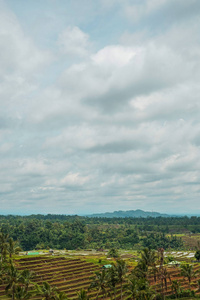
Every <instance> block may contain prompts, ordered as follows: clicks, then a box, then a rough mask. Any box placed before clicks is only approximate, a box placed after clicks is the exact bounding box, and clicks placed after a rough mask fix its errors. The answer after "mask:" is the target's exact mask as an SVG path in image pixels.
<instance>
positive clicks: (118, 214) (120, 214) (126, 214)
mask: <svg viewBox="0 0 200 300" xmlns="http://www.w3.org/2000/svg"><path fill="white" fill-rule="evenodd" d="M87 217H90V218H95V217H98V218H130V217H131V218H140V217H142V218H147V217H153V218H157V217H165V218H167V217H170V215H167V214H160V213H158V212H150V211H143V210H141V209H137V210H127V211H122V210H119V211H114V212H106V213H100V214H92V215H87Z"/></svg>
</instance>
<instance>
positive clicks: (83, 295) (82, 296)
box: [77, 289, 89, 300]
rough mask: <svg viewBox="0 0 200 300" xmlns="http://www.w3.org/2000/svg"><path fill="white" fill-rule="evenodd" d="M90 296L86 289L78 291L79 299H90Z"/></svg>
mask: <svg viewBox="0 0 200 300" xmlns="http://www.w3.org/2000/svg"><path fill="white" fill-rule="evenodd" d="M88 299H89V297H88V295H87V292H86V290H84V289H81V290H80V291H79V292H78V293H77V300H88Z"/></svg>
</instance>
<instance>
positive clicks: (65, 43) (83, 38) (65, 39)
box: [58, 26, 89, 57]
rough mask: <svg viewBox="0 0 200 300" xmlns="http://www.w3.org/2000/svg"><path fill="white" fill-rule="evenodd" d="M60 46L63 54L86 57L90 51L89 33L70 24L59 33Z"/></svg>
mask: <svg viewBox="0 0 200 300" xmlns="http://www.w3.org/2000/svg"><path fill="white" fill-rule="evenodd" d="M58 46H59V47H60V50H61V52H62V53H63V54H66V55H70V56H81V57H84V56H86V55H88V53H89V35H88V34H86V33H84V32H83V31H81V30H80V28H78V27H77V26H75V27H70V26H69V27H67V28H66V29H65V30H63V31H62V32H61V33H60V34H59V36H58Z"/></svg>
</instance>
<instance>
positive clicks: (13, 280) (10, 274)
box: [6, 263, 21, 300]
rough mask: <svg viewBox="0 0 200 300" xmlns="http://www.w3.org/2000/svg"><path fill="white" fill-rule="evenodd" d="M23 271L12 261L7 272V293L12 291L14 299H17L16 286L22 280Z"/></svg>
mask: <svg viewBox="0 0 200 300" xmlns="http://www.w3.org/2000/svg"><path fill="white" fill-rule="evenodd" d="M20 278H21V273H20V272H19V271H18V270H17V269H16V268H15V266H14V265H13V264H12V263H11V265H10V267H9V268H8V269H7V274H6V282H7V286H6V293H8V294H9V292H11V297H12V300H14V299H15V290H16V286H17V285H18V283H19V282H20Z"/></svg>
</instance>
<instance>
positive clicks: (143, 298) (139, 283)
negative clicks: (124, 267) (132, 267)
mask: <svg viewBox="0 0 200 300" xmlns="http://www.w3.org/2000/svg"><path fill="white" fill-rule="evenodd" d="M124 288H125V293H126V294H127V295H128V296H129V297H130V298H131V299H132V300H152V299H155V293H154V291H153V290H152V288H151V287H150V286H149V282H148V281H147V280H146V279H145V278H137V277H134V276H130V277H129V279H128V282H127V284H126V285H125V286H124Z"/></svg>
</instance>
